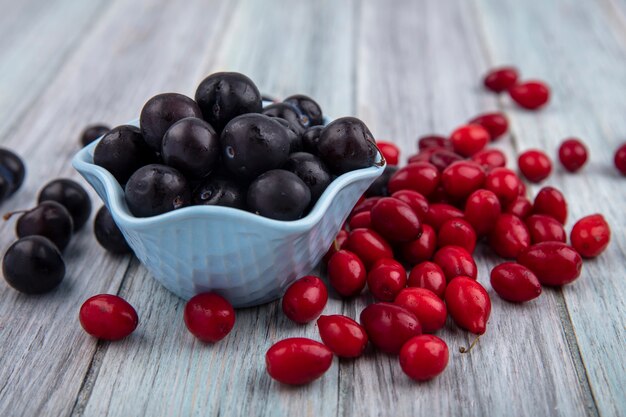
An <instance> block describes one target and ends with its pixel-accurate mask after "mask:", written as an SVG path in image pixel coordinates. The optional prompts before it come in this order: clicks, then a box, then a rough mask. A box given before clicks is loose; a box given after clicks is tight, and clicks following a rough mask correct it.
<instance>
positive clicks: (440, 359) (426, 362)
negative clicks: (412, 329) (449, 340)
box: [400, 334, 450, 382]
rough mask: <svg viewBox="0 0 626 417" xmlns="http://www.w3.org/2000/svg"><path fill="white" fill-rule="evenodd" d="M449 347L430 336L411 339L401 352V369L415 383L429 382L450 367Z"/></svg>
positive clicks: (425, 335)
mask: <svg viewBox="0 0 626 417" xmlns="http://www.w3.org/2000/svg"><path fill="white" fill-rule="evenodd" d="M449 355H450V353H449V352H448V345H446V342H444V341H443V340H441V339H440V338H438V337H437V336H433V335H430V334H423V335H419V336H415V337H413V338H411V339H409V340H408V341H407V342H406V343H405V344H404V345H403V346H402V349H401V350H400V367H401V368H402V371H404V373H405V374H407V376H408V377H409V378H411V379H413V380H415V381H418V382H421V381H428V380H430V379H433V378H434V377H436V376H437V375H439V374H441V373H442V372H443V371H444V370H445V369H446V366H448V359H449Z"/></svg>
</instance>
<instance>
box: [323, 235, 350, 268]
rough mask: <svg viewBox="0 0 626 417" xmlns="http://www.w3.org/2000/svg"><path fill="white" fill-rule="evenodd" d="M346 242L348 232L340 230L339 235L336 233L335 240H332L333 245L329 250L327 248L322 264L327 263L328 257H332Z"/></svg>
mask: <svg viewBox="0 0 626 417" xmlns="http://www.w3.org/2000/svg"><path fill="white" fill-rule="evenodd" d="M347 241H348V232H347V231H346V230H344V229H341V230H340V231H339V233H337V236H336V237H335V240H333V243H331V244H330V248H328V251H327V252H326V254H325V255H324V258H323V261H324V263H328V261H330V257H331V256H333V255H334V254H335V253H337V252H338V251H340V250H341V248H342V247H343V245H345V244H346V242H347Z"/></svg>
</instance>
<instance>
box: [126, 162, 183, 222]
mask: <svg viewBox="0 0 626 417" xmlns="http://www.w3.org/2000/svg"><path fill="white" fill-rule="evenodd" d="M125 195H126V203H127V204H128V208H129V209H130V211H131V213H133V214H134V215H135V216H137V217H150V216H156V215H158V214H162V213H166V212H168V211H172V210H176V209H179V208H181V207H185V206H187V205H189V203H190V200H191V195H190V191H189V185H188V183H187V180H186V179H185V177H183V174H181V173H180V172H178V171H177V170H176V169H174V168H172V167H168V166H166V165H159V164H151V165H146V166H145V167H141V168H139V169H138V170H137V172H135V173H134V174H133V175H132V176H131V177H130V178H129V180H128V183H127V184H126V189H125Z"/></svg>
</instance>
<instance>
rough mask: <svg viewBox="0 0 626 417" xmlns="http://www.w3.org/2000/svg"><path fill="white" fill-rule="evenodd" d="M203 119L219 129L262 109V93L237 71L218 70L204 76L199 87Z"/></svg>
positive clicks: (197, 93)
mask: <svg viewBox="0 0 626 417" xmlns="http://www.w3.org/2000/svg"><path fill="white" fill-rule="evenodd" d="M196 101H197V102H198V105H199V106H200V109H201V110H202V115H203V116H204V120H206V121H207V122H209V123H210V124H211V126H213V127H214V128H215V129H216V130H217V131H218V132H221V131H222V129H224V127H225V126H226V124H227V123H228V122H229V121H231V120H232V119H234V118H235V117H237V116H239V115H240V114H245V113H260V112H261V108H262V104H261V93H259V89H258V88H257V87H256V85H254V83H253V82H252V80H251V79H250V78H248V77H246V76H245V75H243V74H239V73H237V72H218V73H215V74H212V75H209V76H208V77H207V78H205V79H204V80H203V81H202V82H201V83H200V85H199V86H198V89H197V90H196Z"/></svg>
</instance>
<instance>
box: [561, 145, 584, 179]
mask: <svg viewBox="0 0 626 417" xmlns="http://www.w3.org/2000/svg"><path fill="white" fill-rule="evenodd" d="M559 161H561V164H562V165H563V167H564V168H565V169H566V170H568V171H569V172H576V171H578V170H579V169H581V168H582V167H583V165H585V163H586V162H587V148H586V147H585V145H584V144H583V143H582V142H581V141H580V139H577V138H569V139H565V140H564V141H563V143H561V146H559Z"/></svg>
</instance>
